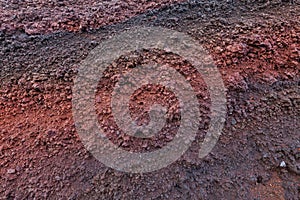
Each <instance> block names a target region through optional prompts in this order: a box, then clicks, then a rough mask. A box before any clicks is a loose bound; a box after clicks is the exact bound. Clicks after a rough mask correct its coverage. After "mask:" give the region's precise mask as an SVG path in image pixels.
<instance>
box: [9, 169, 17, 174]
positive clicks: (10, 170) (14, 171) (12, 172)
mask: <svg viewBox="0 0 300 200" xmlns="http://www.w3.org/2000/svg"><path fill="white" fill-rule="evenodd" d="M7 173H8V174H14V173H16V170H15V169H8V170H7Z"/></svg>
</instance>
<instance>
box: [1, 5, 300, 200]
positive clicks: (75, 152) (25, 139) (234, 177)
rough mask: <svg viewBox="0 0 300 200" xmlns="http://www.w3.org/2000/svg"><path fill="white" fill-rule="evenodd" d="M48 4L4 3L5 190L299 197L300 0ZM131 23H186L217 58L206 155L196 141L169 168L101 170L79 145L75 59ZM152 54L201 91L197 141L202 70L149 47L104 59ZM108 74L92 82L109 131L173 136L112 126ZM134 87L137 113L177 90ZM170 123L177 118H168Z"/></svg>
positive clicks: (41, 194)
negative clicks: (215, 105)
mask: <svg viewBox="0 0 300 200" xmlns="http://www.w3.org/2000/svg"><path fill="white" fill-rule="evenodd" d="M45 2H46V1H38V2H33V1H32V2H31V1H24V2H23V3H20V2H19V1H9V2H8V1H1V3H2V4H3V5H2V6H1V9H2V10H1V14H0V22H1V32H0V60H1V61H0V63H1V66H0V67H1V72H0V80H1V86H0V87H1V90H0V158H1V159H0V166H1V168H0V198H1V199H267V200H269V199H274V200H275V199H276V200H277V199H289V200H290V199H291V200H292V199H295V200H296V199H299V196H300V181H299V175H300V163H299V160H300V141H299V134H300V121H299V118H300V89H299V87H300V23H299V22H300V15H299V13H300V6H299V5H297V4H293V5H290V4H289V3H279V4H277V3H274V4H273V3H270V4H265V2H263V1H262V3H253V2H252V3H251V1H247V2H244V1H232V2H231V1H214V2H213V3H207V1H203V2H201V1H187V2H183V1H180V2H181V3H175V4H171V3H174V2H175V1H157V3H158V4H155V3H149V2H148V1H145V2H142V1H130V2H129V1H128V2H127V1H126V2H125V1H122V2H123V3H118V2H115V3H114V2H113V3H105V2H104V1H101V2H100V1H99V2H100V3H99V2H98V3H94V4H93V3H91V4H90V5H88V6H87V5H84V1H76V2H75V1H74V2H73V1H50V2H52V3H45ZM47 2H49V1H47ZM91 2H92V1H91ZM161 2H163V4H164V5H166V6H161V5H160V3H161ZM176 2H179V1H176ZM211 2H212V1H211ZM271 2H272V1H271ZM73 3H76V6H74V4H73ZM63 4H66V6H63ZM138 5H140V6H138ZM35 7H36V8H35ZM153 8H157V9H155V10H153ZM70 10H71V11H70ZM91 11H93V12H91ZM70 13H71V14H70ZM89 19H90V20H89ZM91 19H92V20H91ZM125 19H126V20H125ZM93 20H94V21H93ZM124 20H125V21H124ZM91 21H93V22H91ZM136 25H147V26H153V25H155V26H163V27H167V28H171V29H174V30H177V31H182V32H185V33H187V34H189V35H191V36H192V37H194V38H195V39H197V40H199V43H200V44H202V45H203V46H204V47H205V48H206V50H207V51H208V52H209V53H210V54H211V55H212V56H213V57H214V59H215V62H216V65H217V66H218V68H219V70H220V72H221V74H222V78H223V80H224V83H225V85H226V88H227V89H228V91H227V108H228V115H227V118H226V124H225V127H224V130H223V134H222V136H221V137H220V139H219V141H218V143H217V145H216V146H215V148H214V149H213V151H212V152H211V154H209V155H208V156H207V157H205V158H204V159H198V158H197V157H196V156H195V155H196V154H195V153H196V152H197V151H198V149H199V146H198V145H197V143H196V142H195V143H194V144H193V145H192V147H191V148H190V149H189V150H188V152H187V153H186V154H185V155H184V156H182V157H181V158H180V159H179V160H178V161H177V162H175V163H173V164H172V165H171V166H169V167H168V168H165V169H162V170H159V171H157V172H152V173H148V174H126V173H122V172H118V171H115V170H113V169H110V168H107V167H106V166H105V165H103V164H101V163H100V162H98V161H97V160H96V159H95V158H93V157H92V155H91V154H90V153H89V152H87V151H86V150H85V148H84V147H83V145H82V143H81V141H80V138H79V136H78V134H77V132H76V130H75V126H74V121H73V118H72V110H71V109H72V104H71V99H72V86H73V79H74V77H75V75H76V70H77V69H78V64H79V62H80V61H81V60H83V59H84V58H85V57H86V56H87V55H88V53H89V51H91V50H92V49H93V48H94V47H96V46H97V44H98V43H99V42H101V41H103V40H104V39H106V38H108V37H109V36H110V35H112V34H116V33H118V32H120V31H123V30H125V29H127V28H130V27H133V26H136ZM96 27H97V28H99V29H90V28H96ZM53 31H56V32H55V33H53ZM137 58H138V59H137ZM151 60H152V61H153V60H154V61H156V62H157V63H165V64H168V65H169V66H170V67H174V68H175V69H177V70H179V71H180V72H181V73H183V74H186V77H187V78H189V80H190V82H191V84H193V86H194V87H195V88H196V91H198V97H199V102H200V104H201V108H200V110H201V111H202V113H203V119H204V120H203V121H202V123H201V127H200V129H199V134H198V136H197V138H196V140H199V141H201V139H203V135H205V131H206V130H207V127H208V123H209V118H208V115H207V114H208V113H209V101H208V100H207V99H209V97H207V92H206V90H205V89H203V82H202V79H201V77H198V76H192V75H193V74H192V73H190V70H191V68H192V66H190V65H189V64H188V63H186V62H185V61H184V60H183V59H182V58H180V57H178V56H176V55H170V54H166V53H165V52H161V51H158V50H151V51H143V52H135V53H134V54H133V55H127V56H126V57H121V58H120V59H119V60H118V61H116V63H117V65H115V66H111V69H114V67H115V68H116V67H117V68H118V69H119V68H120V69H124V70H125V71H126V70H130V69H131V68H134V67H135V66H136V63H148V62H150V61H151ZM107 74H108V75H107V76H106V79H104V80H102V82H100V84H99V85H100V86H101V85H102V86H103V85H106V86H107V87H105V88H104V87H100V89H99V90H98V98H100V100H99V101H96V102H97V109H98V114H99V121H100V122H101V124H102V126H103V128H104V129H105V130H107V132H108V135H109V136H110V138H111V139H112V141H114V143H116V144H118V145H119V146H120V147H122V148H124V149H127V150H128V149H129V150H133V151H147V150H151V149H152V150H153V149H155V148H159V147H161V146H162V145H164V144H165V143H166V142H168V141H169V140H170V139H172V137H173V136H174V134H176V133H174V134H173V132H172V131H168V130H167V131H165V132H162V133H161V134H160V135H159V136H158V138H159V140H152V141H148V142H146V143H145V142H143V141H142V142H141V141H137V140H134V141H133V138H130V137H128V136H126V135H125V134H123V133H122V134H119V135H118V136H116V135H115V132H117V128H116V127H115V126H114V123H113V119H112V118H111V110H110V109H109V107H108V105H109V103H108V102H109V95H108V94H109V92H110V90H111V87H112V86H113V85H114V82H115V81H116V80H115V79H114V80H112V79H110V77H113V75H114V74H113V73H111V71H107ZM101 88H102V89H101ZM153 94H154V97H151V96H153ZM136 95H137V96H136V98H133V100H132V102H131V103H132V104H131V108H133V109H132V114H133V115H136V116H138V115H140V116H141V117H140V120H141V121H143V120H146V121H147V115H143V112H141V110H143V108H140V107H141V106H140V105H142V104H144V105H145V106H149V105H150V104H151V103H153V102H151V101H154V102H160V103H165V105H166V106H169V107H171V106H170V105H171V104H172V102H173V99H174V96H172V94H170V93H168V91H165V90H164V89H163V88H157V87H152V88H150V89H149V90H147V91H146V92H144V93H143V92H142V93H140V95H138V94H136ZM168 95H169V96H168ZM206 97H207V98H206ZM96 99H97V97H96ZM140 102H143V103H142V104H140ZM175 105H176V103H175ZM135 108H136V109H135ZM175 110H176V108H175ZM175 114H176V113H175ZM170 123H171V127H172V124H173V125H174V126H175V125H176V117H174V119H172V120H171V122H170Z"/></svg>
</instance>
